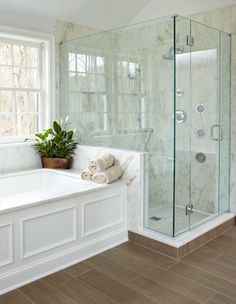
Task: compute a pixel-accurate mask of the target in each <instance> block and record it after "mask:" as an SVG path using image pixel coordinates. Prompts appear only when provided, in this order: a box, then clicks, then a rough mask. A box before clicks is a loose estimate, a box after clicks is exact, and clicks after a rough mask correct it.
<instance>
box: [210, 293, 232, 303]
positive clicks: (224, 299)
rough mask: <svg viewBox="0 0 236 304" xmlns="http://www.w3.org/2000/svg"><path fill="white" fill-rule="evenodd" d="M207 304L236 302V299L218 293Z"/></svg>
mask: <svg viewBox="0 0 236 304" xmlns="http://www.w3.org/2000/svg"><path fill="white" fill-rule="evenodd" d="M206 304H236V300H234V299H230V298H227V297H225V296H223V295H220V294H216V295H215V296H214V297H213V298H212V299H210V300H209V301H208V302H207V303H206Z"/></svg>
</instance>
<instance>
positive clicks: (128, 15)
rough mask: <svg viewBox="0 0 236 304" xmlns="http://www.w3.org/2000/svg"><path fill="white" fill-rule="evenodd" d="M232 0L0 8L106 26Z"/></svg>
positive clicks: (14, 2)
mask: <svg viewBox="0 0 236 304" xmlns="http://www.w3.org/2000/svg"><path fill="white" fill-rule="evenodd" d="M232 4H236V0H0V8H1V11H6V12H10V13H14V14H16V13H17V14H23V15H28V16H31V17H32V16H33V17H38V18H39V17H40V18H48V19H51V20H52V19H53V20H55V19H60V20H65V21H70V22H74V23H79V24H83V25H87V26H90V27H95V28H100V29H108V28H112V27H117V26H120V25H125V24H130V23H134V22H138V21H143V20H147V19H150V18H155V17H161V16H167V15H171V14H174V13H178V14H180V15H183V16H188V15H191V14H194V13H197V12H202V11H205V10H212V9H215V8H218V7H223V6H228V5H232Z"/></svg>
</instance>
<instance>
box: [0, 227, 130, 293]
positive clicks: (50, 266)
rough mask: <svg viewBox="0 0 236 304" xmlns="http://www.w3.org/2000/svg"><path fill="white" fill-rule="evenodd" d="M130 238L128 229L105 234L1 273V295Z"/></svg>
mask: <svg viewBox="0 0 236 304" xmlns="http://www.w3.org/2000/svg"><path fill="white" fill-rule="evenodd" d="M127 240H128V232H127V229H125V228H122V229H120V230H116V231H115V232H112V233H109V234H106V235H103V236H102V237H100V238H96V239H93V241H88V242H85V243H82V244H80V245H76V246H73V247H70V248H69V249H67V250H64V251H60V252H58V253H57V254H54V255H49V256H47V257H46V258H44V259H41V260H37V261H35V262H33V263H30V264H27V265H24V266H22V267H19V268H15V269H14V270H12V271H9V272H5V273H3V274H1V275H0V295H1V294H4V293H6V292H9V291H11V290H13V289H16V288H19V287H21V286H23V285H26V284H28V283H31V282H33V281H36V280H38V279H41V278H43V277H45V276H48V275H50V274H52V273H54V272H57V271H60V270H62V269H65V268H67V267H69V266H71V265H74V264H76V263H79V262H81V261H83V260H85V259H87V258H89V257H92V256H94V255H97V254H99V253H101V252H103V251H106V250H108V249H110V248H113V247H115V246H117V245H119V244H121V243H124V242H126V241H127Z"/></svg>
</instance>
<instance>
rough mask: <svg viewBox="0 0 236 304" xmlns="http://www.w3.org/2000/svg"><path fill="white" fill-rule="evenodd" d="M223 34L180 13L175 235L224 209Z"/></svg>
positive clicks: (178, 21) (178, 28)
mask: <svg viewBox="0 0 236 304" xmlns="http://www.w3.org/2000/svg"><path fill="white" fill-rule="evenodd" d="M220 35H221V33H220V32H219V31H218V30H215V29H213V28H210V27H208V26H205V25H202V24H199V23H196V22H194V21H190V20H187V19H184V18H181V17H178V18H177V19H176V56H175V58H176V60H175V61H176V63H175V65H176V96H175V107H176V114H175V122H176V123H175V125H176V157H175V207H174V209H175V214H174V221H175V231H174V235H178V234H181V233H182V232H184V231H186V230H189V229H191V228H192V227H196V226H197V225H199V224H201V223H203V222H205V221H208V220H209V219H211V218H212V217H214V216H215V215H217V214H218V211H219V198H220V194H219V192H220V187H219V185H220V143H222V141H223V127H222V125H221V122H220V56H221V52H220V51H221V49H220V46H221V45H220V42H221V40H220V37H221V36H220ZM180 48H182V50H183V51H182V52H181V53H179V50H180Z"/></svg>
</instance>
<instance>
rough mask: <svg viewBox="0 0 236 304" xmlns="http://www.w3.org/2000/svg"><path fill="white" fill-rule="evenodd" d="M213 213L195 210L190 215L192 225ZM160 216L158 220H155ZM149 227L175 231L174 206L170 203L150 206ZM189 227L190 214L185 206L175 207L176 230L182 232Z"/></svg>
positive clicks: (164, 231) (162, 230)
mask: <svg viewBox="0 0 236 304" xmlns="http://www.w3.org/2000/svg"><path fill="white" fill-rule="evenodd" d="M211 216H212V215H211V214H206V213H202V212H198V211H194V212H193V213H192V214H191V216H190V225H191V226H193V225H196V224H198V223H199V222H202V221H203V220H206V219H207V218H208V217H211ZM155 218H158V220H155ZM148 228H149V229H152V230H155V231H158V232H161V233H165V234H169V235H171V234H172V232H173V208H172V206H171V207H169V206H168V205H165V204H162V205H159V206H157V207H150V208H149V210H148ZM188 229H189V216H187V215H185V208H183V207H176V208H175V231H176V233H177V234H178V233H181V232H184V231H187V230H188Z"/></svg>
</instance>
